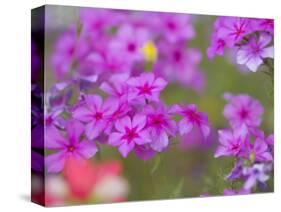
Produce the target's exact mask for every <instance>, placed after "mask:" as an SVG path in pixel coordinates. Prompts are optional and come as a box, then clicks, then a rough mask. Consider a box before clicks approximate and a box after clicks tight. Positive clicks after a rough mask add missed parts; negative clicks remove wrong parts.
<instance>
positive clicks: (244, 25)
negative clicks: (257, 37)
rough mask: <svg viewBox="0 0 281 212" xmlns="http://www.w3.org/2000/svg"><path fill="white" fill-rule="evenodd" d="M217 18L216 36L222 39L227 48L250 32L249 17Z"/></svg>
mask: <svg viewBox="0 0 281 212" xmlns="http://www.w3.org/2000/svg"><path fill="white" fill-rule="evenodd" d="M218 19H219V20H218V21H217V22H216V23H215V31H216V34H217V37H218V38H221V39H223V40H224V41H225V43H226V45H227V46H228V47H229V48H231V47H233V46H234V45H235V44H236V43H239V42H240V41H241V40H242V39H243V37H244V36H245V35H247V34H248V33H249V32H250V20H251V19H249V18H239V17H219V18H218Z"/></svg>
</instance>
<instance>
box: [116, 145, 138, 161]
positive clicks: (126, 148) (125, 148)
mask: <svg viewBox="0 0 281 212" xmlns="http://www.w3.org/2000/svg"><path fill="white" fill-rule="evenodd" d="M134 146H135V143H134V142H124V143H123V144H122V145H121V146H120V147H119V148H118V150H119V152H120V153H121V155H122V156H123V157H124V158H126V157H127V156H128V154H129V152H131V151H132V149H133V148H134Z"/></svg>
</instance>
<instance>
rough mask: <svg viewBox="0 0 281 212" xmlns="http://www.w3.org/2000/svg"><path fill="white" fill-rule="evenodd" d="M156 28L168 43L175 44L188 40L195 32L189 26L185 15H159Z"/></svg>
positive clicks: (187, 16) (187, 17)
mask: <svg viewBox="0 0 281 212" xmlns="http://www.w3.org/2000/svg"><path fill="white" fill-rule="evenodd" d="M157 26H158V27H159V31H160V32H162V36H164V37H165V38H166V39H167V40H168V41H169V42H172V43H176V42H178V41H182V40H188V39H191V38H193V37H194V36H195V31H194V29H193V27H192V25H191V24H190V16H189V15H186V14H166V13H165V14H163V13H159V16H158V20H157Z"/></svg>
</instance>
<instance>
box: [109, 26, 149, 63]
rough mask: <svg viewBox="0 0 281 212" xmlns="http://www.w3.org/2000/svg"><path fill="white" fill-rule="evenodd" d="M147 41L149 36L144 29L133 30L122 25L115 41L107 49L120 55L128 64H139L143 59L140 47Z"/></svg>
mask: <svg viewBox="0 0 281 212" xmlns="http://www.w3.org/2000/svg"><path fill="white" fill-rule="evenodd" d="M148 40H149V34H148V32H147V30H146V29H144V28H133V27H132V26H131V25H127V24H126V25H123V26H121V27H120V28H119V29H118V32H117V35H116V37H115V39H113V40H112V41H111V42H110V44H109V48H110V49H111V51H114V52H117V53H118V54H122V57H124V58H126V60H127V61H130V62H139V61H141V60H143V59H144V57H143V53H142V47H143V45H144V43H145V42H146V41H148Z"/></svg>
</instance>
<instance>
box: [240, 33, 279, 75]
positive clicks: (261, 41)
mask: <svg viewBox="0 0 281 212" xmlns="http://www.w3.org/2000/svg"><path fill="white" fill-rule="evenodd" d="M271 40H272V37H271V35H268V34H266V33H263V34H261V35H260V36H259V37H258V38H257V37H251V38H250V40H249V41H248V43H247V44H245V45H243V46H241V47H240V48H239V50H238V52H237V63H238V64H245V65H246V66H247V67H248V68H249V69H250V70H251V71H253V72H256V71H257V69H258V67H259V66H260V65H261V64H263V60H264V59H265V58H273V56H274V55H273V54H274V49H273V46H269V44H270V42H271Z"/></svg>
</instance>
